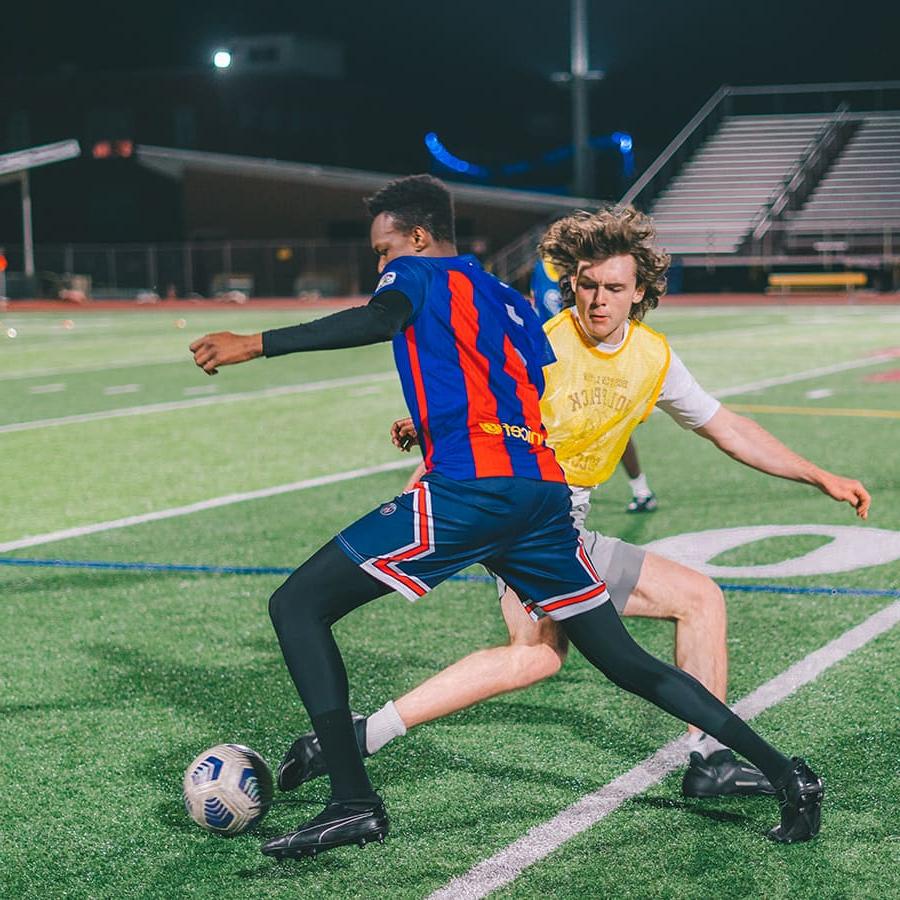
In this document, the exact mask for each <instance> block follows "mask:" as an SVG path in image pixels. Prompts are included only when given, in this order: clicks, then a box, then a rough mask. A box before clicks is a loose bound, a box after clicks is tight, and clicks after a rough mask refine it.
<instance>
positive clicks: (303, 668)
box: [269, 540, 390, 800]
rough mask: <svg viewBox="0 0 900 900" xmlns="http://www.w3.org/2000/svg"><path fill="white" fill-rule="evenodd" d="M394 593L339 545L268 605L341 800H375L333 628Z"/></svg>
mask: <svg viewBox="0 0 900 900" xmlns="http://www.w3.org/2000/svg"><path fill="white" fill-rule="evenodd" d="M387 593H390V590H389V588H387V587H385V586H384V585H383V584H381V583H380V582H378V581H376V580H375V579H374V578H371V577H370V576H369V575H367V574H366V573H365V572H363V570H362V569H360V568H359V566H357V565H355V564H354V563H353V562H351V560H350V559H349V557H348V556H347V554H346V553H344V552H343V550H341V549H340V548H339V547H338V546H337V543H336V541H334V540H332V541H330V542H329V543H328V544H326V545H325V546H324V547H322V549H321V550H319V551H317V552H316V553H315V554H313V556H311V557H310V558H309V559H308V560H307V561H306V562H305V563H304V564H303V565H302V566H300V568H299V569H297V570H296V571H295V572H294V573H293V574H292V575H291V576H290V577H289V578H288V580H287V581H285V583H284V584H283V585H282V586H281V587H280V588H278V590H277V591H275V593H274V594H272V597H271V599H270V600H269V615H270V616H271V617H272V624H273V625H274V626H275V632H276V633H277V635H278V642H279V643H280V644H281V652H282V653H283V654H284V661H285V662H286V663H287V667H288V671H289V672H290V673H291V678H292V679H293V681H294V684H295V685H296V687H297V691H298V693H299V694H300V699H301V700H303V704H304V706H305V707H306V711H307V712H308V713H309V716H310V718H311V719H312V723H313V728H315V730H316V734H317V735H318V738H319V742H320V744H321V745H322V752H323V754H324V756H325V759H326V761H327V763H328V770H329V775H330V776H331V791H332V795H333V797H334V798H335V799H337V800H346V799H350V798H362V797H367V796H370V795H371V794H372V786H371V784H370V783H369V779H368V777H367V775H366V771H365V767H364V766H363V763H362V759H361V758H360V755H359V750H358V749H357V745H356V736H355V734H354V731H353V725H352V723H351V719H350V699H349V688H348V684H347V670H346V669H345V668H344V661H343V659H341V652H340V650H338V646H337V644H336V643H335V640H334V635H332V633H331V626H332V625H334V623H335V622H337V621H338V620H339V619H341V618H343V617H344V616H345V615H347V613H348V612H350V611H351V610H354V609H356V608H357V607H360V606H363V605H364V604H366V603H368V602H369V601H370V600H374V599H375V598H376V597H381V596H383V595H384V594H387Z"/></svg>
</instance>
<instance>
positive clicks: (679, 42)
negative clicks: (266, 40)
mask: <svg viewBox="0 0 900 900" xmlns="http://www.w3.org/2000/svg"><path fill="white" fill-rule="evenodd" d="M54 6H55V7H56V11H55V12H53V13H52V14H48V8H47V7H46V6H45V5H43V4H37V3H35V4H30V5H27V6H24V7H23V6H20V7H17V8H16V10H15V15H14V16H10V15H8V16H6V17H5V21H4V27H3V36H2V48H3V52H2V53H0V76H2V77H3V79H4V85H5V89H6V91H7V92H9V93H10V94H11V95H12V96H14V95H15V85H16V81H17V79H25V80H29V81H31V80H33V79H40V77H41V76H42V75H44V74H47V73H52V72H59V71H60V70H70V71H74V72H103V73H108V77H109V78H115V77H116V76H117V73H119V72H122V71H126V70H133V69H152V68H157V69H158V68H165V69H182V70H190V69H194V70H203V69H207V70H208V69H209V59H210V55H211V52H212V50H213V49H214V48H215V47H216V46H219V45H221V44H222V43H224V42H225V41H227V39H228V38H229V37H232V36H237V35H249V34H260V33H271V32H279V31H288V32H295V33H297V34H300V35H305V36H310V37H324V38H333V39H336V40H338V41H340V42H341V43H342V44H343V45H344V47H345V50H346V58H347V68H348V76H349V77H350V78H351V80H353V81H354V83H356V84H359V83H363V84H365V85H366V87H367V93H368V96H363V97H361V99H360V105H364V104H367V103H368V104H371V103H373V102H376V103H377V104H378V106H379V108H380V106H381V105H382V104H383V105H384V107H385V109H388V110H391V112H392V114H393V111H394V110H396V118H397V119H401V118H404V119H405V120H406V124H407V125H408V126H410V128H411V127H412V125H413V120H415V129H416V131H415V137H414V138H413V137H412V136H411V133H410V130H409V129H408V130H407V132H406V133H405V134H403V135H402V137H401V136H400V135H399V134H398V135H393V136H392V133H391V132H392V130H391V127H390V119H389V117H383V118H388V121H386V122H385V128H384V130H383V132H381V133H379V134H378V135H377V140H378V143H379V145H380V146H381V147H382V149H385V148H386V150H387V152H389V148H390V141H391V140H392V139H393V140H394V141H395V144H396V145H397V147H398V151H397V152H398V154H400V153H401V151H400V150H399V147H400V146H401V143H400V142H401V141H402V142H404V143H403V144H402V146H403V147H404V148H406V150H407V156H406V157H405V158H406V159H409V155H408V146H409V143H410V141H411V140H413V142H414V143H415V144H416V145H420V144H421V138H420V137H419V132H420V131H421V132H422V133H424V128H425V127H427V128H434V129H435V130H437V131H438V132H439V133H440V135H441V137H442V138H443V139H444V141H445V142H446V144H447V145H448V146H449V147H450V148H451V149H452V150H453V151H454V152H456V153H458V154H459V155H460V156H463V157H465V158H468V159H472V160H474V161H477V162H484V163H486V164H491V163H497V162H503V161H511V160H514V159H518V158H522V157H528V156H534V154H535V153H540V152H544V151H546V150H547V149H550V148H552V147H554V146H558V145H560V144H561V143H567V142H568V134H569V131H568V128H569V126H568V109H569V100H568V94H567V92H566V89H564V88H560V87H558V86H551V85H550V84H549V81H548V77H549V75H550V73H552V72H554V71H559V70H562V69H566V68H567V67H568V63H569V2H568V0H493V2H492V0H456V2H452V3H437V2H431V3H428V2H424V0H387V2H383V3H378V2H372V0H344V2H341V0H330V2H322V0H319V2H314V3H313V2H308V0H297V2H292V3H289V2H281V3H273V2H265V0H255V2H254V0H240V2H237V0H217V2H210V0H156V2H154V3H152V4H145V3H130V2H127V0H118V2H109V0H95V2H93V3H91V4H76V3H67V4H65V5H63V4H54ZM588 8H589V12H590V64H591V65H592V66H593V67H595V68H602V69H604V70H606V72H607V77H606V79H605V80H604V81H603V82H601V83H599V84H596V85H595V86H594V87H593V88H592V103H591V107H592V111H591V119H592V130H593V132H594V133H596V134H599V133H609V132H611V131H613V130H625V131H629V132H631V133H632V134H633V135H634V137H635V142H636V143H635V148H636V152H637V161H638V166H639V168H640V167H642V166H644V165H646V164H647V163H648V162H649V161H650V160H651V159H652V158H653V156H655V155H656V153H657V152H658V151H659V150H660V149H662V147H663V146H664V145H665V144H666V143H667V142H668V141H669V140H670V139H671V138H672V136H673V135H674V134H675V133H676V132H677V131H678V129H679V128H680V127H681V126H682V125H683V124H684V123H685V122H686V121H687V119H688V118H689V117H690V116H691V115H692V114H693V113H694V112H695V111H696V110H697V109H698V108H699V106H700V105H701V104H702V103H703V101H704V100H705V99H706V98H707V97H709V96H710V94H711V93H712V92H713V91H714V90H715V89H716V88H717V87H718V86H719V85H720V84H722V83H726V82H727V83H731V84H773V83H801V82H817V81H856V80H882V79H900V51H898V46H900V40H898V39H900V11H898V10H900V3H898V2H896V0H895V2H882V3H874V2H865V0H863V2H857V3H852V4H851V3H848V2H847V0H817V2H813V0H755V2H745V0H741V2H736V0H717V2H712V0H625V2H619V3H612V2H609V0H603V2H601V0H588ZM103 77H107V76H103ZM373 85H374V86H375V89H376V93H377V95H378V96H377V99H376V100H373V97H372V96H371V91H370V90H369V89H370V88H371V87H372V86H373ZM379 101H380V102H379ZM14 102H15V101H14V100H13V104H14ZM413 110H414V111H415V113H416V115H415V116H413V115H412V111H413ZM423 110H424V111H425V113H427V115H424V116H423V114H422V112H423ZM357 112H358V111H357ZM354 115H355V113H354V110H352V109H348V110H347V119H348V121H349V120H351V119H352V117H353V116H354ZM542 117H544V118H545V119H546V124H545V125H544V126H543V128H544V130H543V133H542V131H541V124H540V123H541V119H542ZM426 120H427V124H426ZM526 122H527V124H526ZM420 126H424V127H423V128H420ZM369 127H371V126H369ZM379 131H381V129H379ZM397 131H398V132H402V129H397ZM369 133H370V134H371V131H370V132H369ZM204 149H219V148H217V147H205V148H204ZM223 149H224V148H223ZM417 152H421V154H422V156H423V157H424V151H417ZM260 153H261V155H272V153H270V154H266V152H265V150H262V149H261V151H260ZM273 153H274V151H273ZM291 158H294V157H291ZM305 161H311V162H321V163H336V164H342V163H344V161H343V160H341V159H327V158H312V157H310V158H308V159H306V160H305ZM350 163H351V164H354V165H364V164H361V163H360V162H359V161H358V160H356V159H354V160H352V161H350ZM377 164H380V165H383V164H384V161H383V158H382V159H375V160H373V161H372V167H378V165H377ZM398 165H400V166H402V165H403V164H402V163H399V164H398ZM391 170H396V168H393V169H391Z"/></svg>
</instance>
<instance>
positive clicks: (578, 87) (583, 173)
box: [551, 0, 605, 197]
mask: <svg viewBox="0 0 900 900" xmlns="http://www.w3.org/2000/svg"><path fill="white" fill-rule="evenodd" d="M569 24H570V32H571V34H570V38H571V43H570V47H571V51H570V62H569V71H568V72H556V73H554V74H553V75H552V76H551V78H552V79H553V81H556V82H560V83H563V84H570V85H571V87H572V146H573V147H574V151H575V173H574V179H573V181H574V184H573V187H574V190H575V193H576V194H577V195H578V196H579V197H591V196H593V194H594V164H593V152H592V150H591V146H590V134H591V126H590V110H589V107H588V89H589V87H590V85H589V84H588V82H591V81H600V80H601V79H602V78H603V76H604V74H605V73H604V72H603V70H602V69H589V68H588V21H587V0H571V4H570V23H569Z"/></svg>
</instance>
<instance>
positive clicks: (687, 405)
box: [656, 348, 722, 430]
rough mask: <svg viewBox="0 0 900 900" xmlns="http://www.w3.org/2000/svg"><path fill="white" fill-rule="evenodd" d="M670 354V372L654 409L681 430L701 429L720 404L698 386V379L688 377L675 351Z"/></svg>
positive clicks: (691, 376) (687, 372) (686, 369)
mask: <svg viewBox="0 0 900 900" xmlns="http://www.w3.org/2000/svg"><path fill="white" fill-rule="evenodd" d="M670 350H671V348H670ZM671 354H672V357H671V361H670V363H669V371H668V372H667V373H666V380H665V381H664V382H663V386H662V390H661V391H660V392H659V398H658V399H657V401H656V405H657V406H658V407H659V408H660V409H661V410H663V411H664V412H666V413H668V414H669V415H670V416H671V417H672V418H673V419H674V420H675V421H676V422H677V423H678V424H679V425H680V426H681V427H682V428H687V429H691V430H693V429H695V428H701V427H702V426H703V425H705V424H706V423H707V422H708V421H709V420H710V419H711V418H712V417H713V416H714V415H715V414H716V413H717V412H718V410H719V407H720V406H721V405H722V404H721V403H719V401H718V400H716V398H715V397H713V396H712V394H708V393H707V392H706V391H705V390H703V388H702V387H700V385H699V384H697V379H696V378H694V376H693V375H691V373H690V372H689V371H688V368H687V366H686V365H685V364H684V363H683V362H682V361H681V358H680V357H679V356H678V354H677V353H675V351H674V350H671Z"/></svg>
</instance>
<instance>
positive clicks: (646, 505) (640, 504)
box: [625, 493, 659, 513]
mask: <svg viewBox="0 0 900 900" xmlns="http://www.w3.org/2000/svg"><path fill="white" fill-rule="evenodd" d="M658 506H659V501H657V499H656V494H653V493H651V494H648V495H647V496H646V497H638V496H637V494H635V496H633V497H632V498H631V502H630V503H629V504H628V506H626V507H625V512H629V513H647V512H654V511H655V510H656V508H657V507H658Z"/></svg>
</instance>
